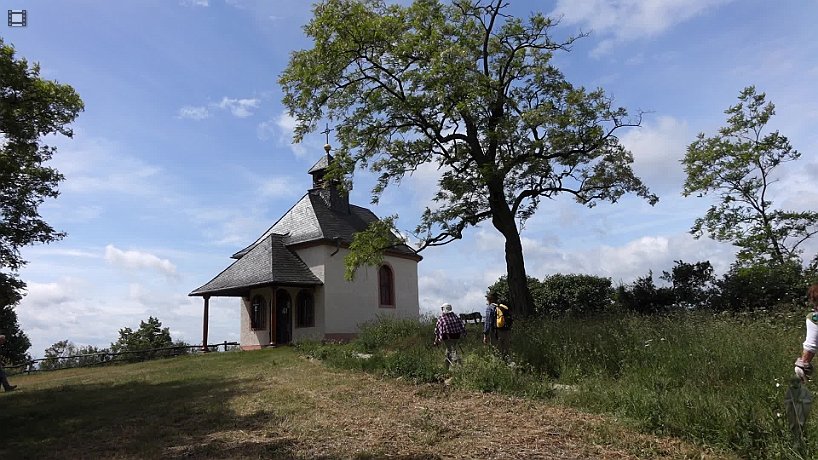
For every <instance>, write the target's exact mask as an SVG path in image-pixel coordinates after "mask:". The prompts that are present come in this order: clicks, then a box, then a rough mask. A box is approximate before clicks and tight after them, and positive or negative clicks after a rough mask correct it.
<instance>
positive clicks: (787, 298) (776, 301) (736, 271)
mask: <svg viewBox="0 0 818 460" xmlns="http://www.w3.org/2000/svg"><path fill="white" fill-rule="evenodd" d="M804 275H805V273H804V271H803V269H802V268H801V265H800V264H799V263H789V264H785V265H754V266H750V267H742V266H738V265H733V266H732V267H731V268H730V270H729V271H728V272H727V273H725V274H724V276H723V277H722V278H721V279H720V280H718V281H716V294H715V296H714V299H713V307H714V308H715V309H717V310H728V311H747V310H756V309H774V308H776V307H778V306H785V305H790V304H793V303H803V299H804V298H805V294H806V290H807V287H808V280H807V278H806V277H805V276H804Z"/></svg>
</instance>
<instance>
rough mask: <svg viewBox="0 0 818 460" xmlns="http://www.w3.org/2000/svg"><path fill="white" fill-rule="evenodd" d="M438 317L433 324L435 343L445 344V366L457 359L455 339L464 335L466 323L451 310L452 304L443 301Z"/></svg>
mask: <svg viewBox="0 0 818 460" xmlns="http://www.w3.org/2000/svg"><path fill="white" fill-rule="evenodd" d="M440 311H441V314H440V318H438V319H437V324H436V325H435V342H434V344H435V345H438V344H440V342H443V343H444V344H446V367H449V364H451V363H453V362H455V361H457V358H456V357H457V351H456V349H455V347H456V345H457V341H458V340H460V338H461V337H463V336H465V335H466V325H465V324H463V320H461V319H460V317H458V316H457V315H455V314H454V312H452V304H450V303H444V304H443V305H441V306H440Z"/></svg>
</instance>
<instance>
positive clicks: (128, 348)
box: [111, 316, 173, 360]
mask: <svg viewBox="0 0 818 460" xmlns="http://www.w3.org/2000/svg"><path fill="white" fill-rule="evenodd" d="M170 346H173V340H172V339H171V337H170V329H169V328H167V327H165V328H163V327H162V322H161V321H159V319H158V318H154V317H153V316H150V317H148V320H147V321H140V322H139V329H137V330H133V329H131V328H129V327H125V328H122V329H120V330H119V339H118V340H117V341H116V342H114V343H112V344H111V352H113V353H124V352H145V353H142V354H138V355H134V357H133V359H134V360H136V359H147V358H150V357H153V356H156V355H157V354H159V355H169V354H170V353H167V352H160V353H154V352H148V350H152V349H155V348H166V347H170Z"/></svg>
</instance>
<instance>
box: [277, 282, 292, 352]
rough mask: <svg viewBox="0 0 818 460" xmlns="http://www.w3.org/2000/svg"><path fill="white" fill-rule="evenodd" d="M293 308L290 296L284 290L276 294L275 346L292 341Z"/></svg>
mask: <svg viewBox="0 0 818 460" xmlns="http://www.w3.org/2000/svg"><path fill="white" fill-rule="evenodd" d="M292 311H293V308H292V300H291V299H290V294H288V293H287V291H285V290H284V289H279V290H278V291H277V292H276V344H278V345H282V344H285V343H290V342H291V341H292V338H293V336H292V324H293V313H292Z"/></svg>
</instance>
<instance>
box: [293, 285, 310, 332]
mask: <svg viewBox="0 0 818 460" xmlns="http://www.w3.org/2000/svg"><path fill="white" fill-rule="evenodd" d="M295 314H296V316H295V327H315V302H314V301H313V298H312V293H310V292H309V291H301V292H299V293H298V297H297V298H296V313H295Z"/></svg>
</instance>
